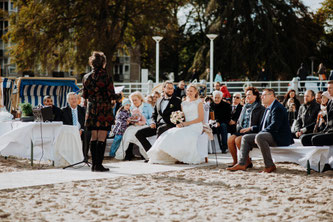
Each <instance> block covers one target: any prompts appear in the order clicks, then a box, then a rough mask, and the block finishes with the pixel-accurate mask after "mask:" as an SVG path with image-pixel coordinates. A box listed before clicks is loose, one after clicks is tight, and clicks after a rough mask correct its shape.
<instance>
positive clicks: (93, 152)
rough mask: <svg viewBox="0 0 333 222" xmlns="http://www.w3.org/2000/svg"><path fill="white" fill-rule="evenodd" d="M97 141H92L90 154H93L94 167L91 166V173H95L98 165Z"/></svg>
mask: <svg viewBox="0 0 333 222" xmlns="http://www.w3.org/2000/svg"><path fill="white" fill-rule="evenodd" d="M96 146H97V140H94V141H90V153H91V161H92V166H91V171H95V167H96V165H97V163H98V160H97V159H98V154H97V147H96Z"/></svg>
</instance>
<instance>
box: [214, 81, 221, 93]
mask: <svg viewBox="0 0 333 222" xmlns="http://www.w3.org/2000/svg"><path fill="white" fill-rule="evenodd" d="M214 90H216V91H220V90H221V83H220V82H215V83H214Z"/></svg>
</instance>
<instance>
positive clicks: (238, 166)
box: [227, 164, 246, 171]
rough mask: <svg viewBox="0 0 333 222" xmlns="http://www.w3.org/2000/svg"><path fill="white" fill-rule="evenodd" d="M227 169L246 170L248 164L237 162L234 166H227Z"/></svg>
mask: <svg viewBox="0 0 333 222" xmlns="http://www.w3.org/2000/svg"><path fill="white" fill-rule="evenodd" d="M227 170H230V171H238V170H246V165H239V164H236V165H235V166H233V167H230V168H227Z"/></svg>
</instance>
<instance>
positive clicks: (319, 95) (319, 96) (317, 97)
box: [316, 91, 323, 105]
mask: <svg viewBox="0 0 333 222" xmlns="http://www.w3.org/2000/svg"><path fill="white" fill-rule="evenodd" d="M322 94H323V91H319V92H317V93H316V102H317V103H318V104H319V105H321V98H322Z"/></svg>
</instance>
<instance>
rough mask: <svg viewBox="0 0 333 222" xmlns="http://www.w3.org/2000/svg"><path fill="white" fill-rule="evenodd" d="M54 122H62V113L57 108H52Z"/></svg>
mask: <svg viewBox="0 0 333 222" xmlns="http://www.w3.org/2000/svg"><path fill="white" fill-rule="evenodd" d="M52 112H53V121H62V111H61V109H60V108H58V107H56V106H54V105H53V106H52Z"/></svg>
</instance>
